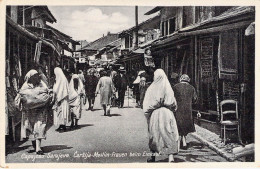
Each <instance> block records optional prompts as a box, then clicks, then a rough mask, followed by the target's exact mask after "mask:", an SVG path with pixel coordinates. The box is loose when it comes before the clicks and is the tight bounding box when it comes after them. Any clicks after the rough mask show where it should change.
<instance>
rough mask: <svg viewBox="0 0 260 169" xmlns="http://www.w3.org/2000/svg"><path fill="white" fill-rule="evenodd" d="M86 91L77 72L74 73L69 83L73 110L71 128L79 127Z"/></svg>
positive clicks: (70, 101) (70, 102) (71, 109)
mask: <svg viewBox="0 0 260 169" xmlns="http://www.w3.org/2000/svg"><path fill="white" fill-rule="evenodd" d="M84 95H85V91H84V88H83V83H82V81H81V80H80V77H79V76H78V75H77V74H74V75H72V78H71V80H70V84H69V105H70V112H71V126H70V127H71V128H73V127H74V126H75V127H78V120H79V119H80V118H81V112H82V106H83V97H84Z"/></svg>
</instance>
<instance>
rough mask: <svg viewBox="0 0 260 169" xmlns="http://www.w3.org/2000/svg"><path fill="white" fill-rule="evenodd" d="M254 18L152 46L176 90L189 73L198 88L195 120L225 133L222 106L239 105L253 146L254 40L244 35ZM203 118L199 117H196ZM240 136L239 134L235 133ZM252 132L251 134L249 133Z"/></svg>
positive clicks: (244, 134)
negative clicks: (228, 103)
mask: <svg viewBox="0 0 260 169" xmlns="http://www.w3.org/2000/svg"><path fill="white" fill-rule="evenodd" d="M253 21H254V15H247V18H246V19H245V18H244V17H239V18H238V17H233V18H230V20H228V21H227V20H223V21H219V22H218V23H216V22H212V23H210V22H209V23H208V24H207V25H203V26H198V27H196V28H193V29H191V30H188V31H187V30H185V31H180V32H179V33H176V34H175V35H173V36H171V37H169V38H167V39H164V40H161V41H159V42H157V43H155V44H153V45H152V47H151V50H152V55H153V56H154V57H155V60H156V62H155V63H156V66H157V67H160V68H162V69H164V70H165V72H166V74H167V75H168V78H169V80H170V82H171V83H172V85H174V84H175V83H177V82H178V78H179V77H180V76H181V75H182V74H188V75H189V76H190V78H191V84H192V85H193V86H194V87H195V88H196V91H197V95H198V101H197V103H196V104H195V105H194V106H193V109H194V120H195V121H196V122H197V123H198V124H199V125H202V126H203V127H204V128H207V129H209V130H211V131H213V132H215V133H217V134H220V124H219V122H220V113H221V111H220V109H219V107H220V105H219V104H220V102H221V101H223V100H230V99H231V100H235V101H237V102H238V107H239V108H238V115H239V123H240V126H241V131H240V133H241V135H242V141H243V142H248V143H250V142H253V136H254V127H253V125H250V126H249V127H248V124H249V123H251V124H252V123H253V121H254V81H255V80H254V62H255V57H254V44H255V43H254V35H250V36H245V30H246V28H247V27H248V26H249V25H250V23H252V22H253ZM198 112H200V113H201V114H202V116H201V118H197V116H196V115H197V113H198ZM234 133H235V132H234ZM248 133H250V134H248Z"/></svg>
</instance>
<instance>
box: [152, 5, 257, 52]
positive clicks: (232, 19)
mask: <svg viewBox="0 0 260 169" xmlns="http://www.w3.org/2000/svg"><path fill="white" fill-rule="evenodd" d="M254 12H255V10H254V7H250V6H242V7H241V6H240V7H234V8H231V9H230V10H227V11H226V12H224V13H222V14H221V15H219V16H216V17H213V18H210V19H208V20H205V21H202V22H200V23H197V24H194V25H191V26H188V27H185V28H182V29H180V30H179V31H178V32H174V33H173V34H171V35H168V36H167V37H161V38H160V39H159V40H158V41H156V42H154V43H153V44H152V46H153V47H155V46H160V45H165V44H167V43H170V42H173V41H174V42H177V41H178V40H180V38H183V37H187V36H190V35H198V34H203V33H213V32H217V31H223V30H228V29H236V28H240V27H244V26H248V25H249V24H250V23H252V20H253V17H254V15H250V14H254ZM238 16H239V18H238ZM243 16H245V17H243ZM215 23H217V24H215Z"/></svg>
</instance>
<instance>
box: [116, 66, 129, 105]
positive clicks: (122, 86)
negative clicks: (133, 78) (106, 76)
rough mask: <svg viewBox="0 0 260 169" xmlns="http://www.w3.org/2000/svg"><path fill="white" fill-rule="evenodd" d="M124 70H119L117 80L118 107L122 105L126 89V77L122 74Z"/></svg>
mask: <svg viewBox="0 0 260 169" xmlns="http://www.w3.org/2000/svg"><path fill="white" fill-rule="evenodd" d="M124 72H125V71H124V70H122V69H121V70H119V75H118V76H119V81H118V101H119V105H118V108H123V107H124V101H125V91H126V89H127V84H128V82H127V78H126V76H125V74H124Z"/></svg>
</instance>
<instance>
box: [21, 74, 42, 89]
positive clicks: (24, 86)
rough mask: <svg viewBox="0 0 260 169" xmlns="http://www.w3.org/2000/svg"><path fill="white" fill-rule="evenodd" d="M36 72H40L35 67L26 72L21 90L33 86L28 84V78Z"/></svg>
mask: <svg viewBox="0 0 260 169" xmlns="http://www.w3.org/2000/svg"><path fill="white" fill-rule="evenodd" d="M36 73H38V72H37V71H36V70H35V69H31V70H30V71H29V72H27V73H26V75H25V77H24V84H23V85H22V87H21V90H24V89H28V88H32V86H31V85H29V84H28V80H29V79H30V77H32V76H33V75H35V74H36Z"/></svg>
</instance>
